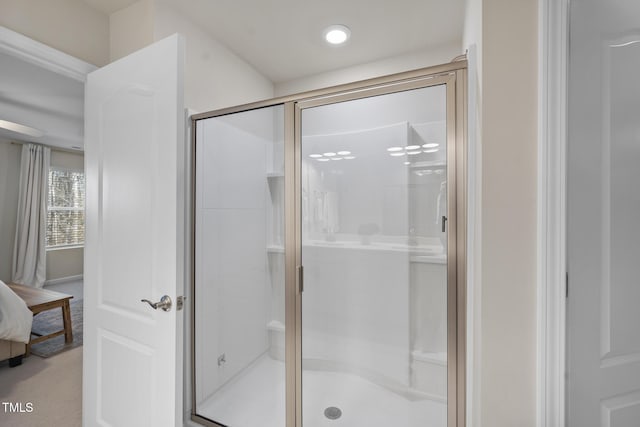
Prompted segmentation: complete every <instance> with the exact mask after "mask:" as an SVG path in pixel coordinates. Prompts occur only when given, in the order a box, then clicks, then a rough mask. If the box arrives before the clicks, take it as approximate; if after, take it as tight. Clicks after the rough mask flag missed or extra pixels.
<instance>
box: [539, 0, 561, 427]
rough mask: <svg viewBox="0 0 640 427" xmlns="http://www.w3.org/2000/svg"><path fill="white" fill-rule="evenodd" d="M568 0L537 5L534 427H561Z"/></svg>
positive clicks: (548, 1)
mask: <svg viewBox="0 0 640 427" xmlns="http://www.w3.org/2000/svg"><path fill="white" fill-rule="evenodd" d="M568 36H569V0H540V1H539V3H538V180H537V181H538V195H537V199H538V212H537V217H538V221H537V223H538V227H537V228H538V239H537V240H538V241H537V258H538V268H537V270H538V283H537V307H538V308H537V317H538V324H537V346H536V347H537V357H536V358H537V381H536V382H537V390H536V401H537V402H536V413H537V420H536V425H537V427H563V426H564V425H565V404H566V401H565V399H566V398H565V390H566V378H565V373H566V328H567V324H566V295H567V261H566V256H567V255H566V254H567V242H566V229H567V208H566V205H567V185H566V182H567V90H568V86H567V70H568V48H569V44H568Z"/></svg>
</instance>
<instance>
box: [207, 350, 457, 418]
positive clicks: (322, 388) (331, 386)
mask: <svg viewBox="0 0 640 427" xmlns="http://www.w3.org/2000/svg"><path fill="white" fill-rule="evenodd" d="M284 378H285V369H284V363H282V362H280V361H277V360H273V359H271V358H270V357H269V356H267V355H265V356H262V357H261V358H260V359H258V360H257V361H256V362H255V363H254V364H253V365H252V366H251V367H250V368H248V369H247V370H246V371H245V372H243V373H242V374H241V375H239V376H238V377H237V378H236V379H234V380H233V381H230V382H229V383H227V384H225V385H224V386H223V387H222V388H221V389H220V390H219V391H218V392H216V393H215V394H213V395H212V396H211V397H210V398H208V399H207V400H206V401H204V402H203V403H201V404H199V405H198V414H199V415H202V416H205V417H207V418H209V419H212V420H215V421H217V422H219V423H222V424H224V425H227V426H229V427H283V426H284V425H285V405H284V398H285V394H284V392H285V379H284ZM302 388H303V389H302V392H303V407H302V411H303V424H304V427H332V426H334V427H340V426H349V427H388V426H398V427H446V424H447V406H446V404H444V403H439V402H435V401H432V400H428V399H421V400H409V399H407V398H405V397H403V396H401V395H399V394H397V393H394V392H392V391H389V390H387V389H386V388H384V387H381V386H379V385H377V384H375V383H372V382H370V381H368V380H366V379H363V378H361V377H359V376H357V375H353V374H349V373H343V372H327V371H309V370H305V371H304V373H303V385H302ZM328 408H338V409H339V410H340V412H341V414H340V416H339V417H338V418H336V419H331V418H328V417H327V415H326V414H325V411H326V410H327V409H328ZM328 413H329V414H330V415H331V414H335V413H336V411H335V410H330V411H328Z"/></svg>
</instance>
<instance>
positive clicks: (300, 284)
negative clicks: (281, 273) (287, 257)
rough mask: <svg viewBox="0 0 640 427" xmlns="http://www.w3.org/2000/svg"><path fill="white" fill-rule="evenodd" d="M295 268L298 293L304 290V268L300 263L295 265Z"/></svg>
mask: <svg viewBox="0 0 640 427" xmlns="http://www.w3.org/2000/svg"><path fill="white" fill-rule="evenodd" d="M296 270H297V273H298V274H297V276H298V277H297V280H298V293H302V292H303V291H304V269H303V268H302V266H301V265H299V266H298V267H296Z"/></svg>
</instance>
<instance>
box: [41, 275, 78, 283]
mask: <svg viewBox="0 0 640 427" xmlns="http://www.w3.org/2000/svg"><path fill="white" fill-rule="evenodd" d="M83 278H84V276H83V275H82V274H78V275H75V276H67V277H60V278H58V279H50V280H46V281H45V282H44V285H45V286H49V285H59V284H61V283H68V282H76V281H78V280H82V279H83Z"/></svg>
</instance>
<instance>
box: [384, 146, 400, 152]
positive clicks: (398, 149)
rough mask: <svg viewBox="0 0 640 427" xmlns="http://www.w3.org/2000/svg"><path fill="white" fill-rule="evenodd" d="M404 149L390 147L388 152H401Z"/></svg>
mask: <svg viewBox="0 0 640 427" xmlns="http://www.w3.org/2000/svg"><path fill="white" fill-rule="evenodd" d="M401 150H402V147H389V148H387V151H401Z"/></svg>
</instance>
